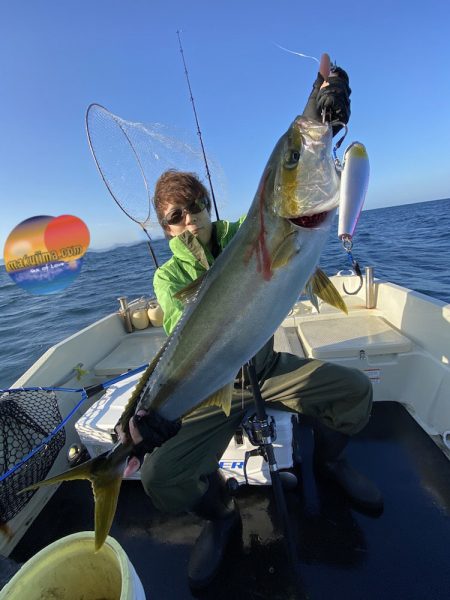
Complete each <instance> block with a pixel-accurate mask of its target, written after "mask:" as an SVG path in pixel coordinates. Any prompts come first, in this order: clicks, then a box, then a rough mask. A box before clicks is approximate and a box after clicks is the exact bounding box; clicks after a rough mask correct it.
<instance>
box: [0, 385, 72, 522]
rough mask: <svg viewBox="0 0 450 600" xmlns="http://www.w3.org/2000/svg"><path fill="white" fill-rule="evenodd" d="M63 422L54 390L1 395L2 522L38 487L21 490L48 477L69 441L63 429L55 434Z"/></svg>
mask: <svg viewBox="0 0 450 600" xmlns="http://www.w3.org/2000/svg"><path fill="white" fill-rule="evenodd" d="M60 423H61V414H60V412H59V408H58V401H57V397H56V395H55V392H54V391H48V390H42V389H36V390H30V389H27V390H17V389H16V390H10V391H6V392H3V393H2V394H1V396H0V478H1V481H0V524H1V523H7V522H8V521H10V520H11V519H12V518H14V517H15V516H16V515H17V514H18V513H19V512H20V511H21V510H22V508H23V507H24V506H25V505H26V504H27V502H29V500H30V498H32V496H33V495H34V494H35V492H36V490H30V491H27V492H24V493H23V494H18V492H20V490H22V489H23V488H25V487H27V486H29V485H32V484H34V483H37V482H39V481H41V480H42V479H45V478H46V476H47V474H48V472H49V471H50V469H51V468H52V466H53V464H54V462H55V460H56V457H57V456H58V454H59V452H60V451H61V449H62V448H63V447H64V444H65V442H66V434H65V431H64V428H61V429H60V430H59V431H58V432H57V433H56V434H54V432H55V429H56V428H57V427H58V425H60ZM51 434H52V435H51ZM27 457H28V458H27ZM24 459H25V460H24Z"/></svg>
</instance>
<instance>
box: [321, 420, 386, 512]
mask: <svg viewBox="0 0 450 600" xmlns="http://www.w3.org/2000/svg"><path fill="white" fill-rule="evenodd" d="M349 439H350V436H348V435H346V434H344V433H341V432H339V431H335V430H334V429H330V428H329V427H326V426H325V425H323V424H322V423H319V422H318V423H316V425H315V427H314V468H315V470H316V473H318V475H319V476H323V477H325V478H326V479H328V480H331V481H333V482H334V483H336V484H338V485H339V486H340V487H341V489H342V490H343V491H344V492H345V493H346V494H347V496H348V497H349V498H350V499H351V500H352V501H353V503H354V504H355V506H356V507H357V508H361V509H363V510H366V511H369V512H373V513H380V512H381V511H382V510H383V498H382V496H381V493H380V491H379V490H378V488H377V487H376V486H375V485H374V484H373V483H372V482H371V481H369V480H368V479H367V478H366V477H364V475H361V473H358V471H356V469H354V468H353V467H352V466H351V465H349V464H348V462H347V460H346V459H345V458H344V457H343V456H342V454H343V451H344V449H345V447H346V446H347V444H348V442H349Z"/></svg>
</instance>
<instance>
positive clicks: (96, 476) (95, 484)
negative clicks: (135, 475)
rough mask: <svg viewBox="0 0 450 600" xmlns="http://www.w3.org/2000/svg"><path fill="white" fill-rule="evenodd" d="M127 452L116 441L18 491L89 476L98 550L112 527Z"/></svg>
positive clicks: (126, 448)
mask: <svg viewBox="0 0 450 600" xmlns="http://www.w3.org/2000/svg"><path fill="white" fill-rule="evenodd" d="M129 453H130V449H129V447H127V446H125V445H123V444H118V445H117V446H115V447H114V448H113V449H112V450H110V451H108V452H104V453H103V454H101V455H100V456H96V457H95V458H92V459H91V460H88V461H86V462H84V463H82V464H81V465H78V466H76V467H74V468H73V469H69V470H68V471H64V473H60V474H59V475H55V476H54V477H50V478H49V479H44V480H43V481H39V482H38V483H34V484H33V485H30V486H28V487H26V488H24V489H23V490H20V492H19V493H22V492H27V491H29V490H36V489H38V488H40V487H44V486H47V485H53V484H55V483H61V482H63V481H73V480H75V479H88V480H89V481H90V482H91V485H92V491H93V494H94V500H95V551H96V552H97V551H98V550H100V548H101V547H102V546H103V544H104V542H105V540H106V537H107V535H108V533H109V530H110V529H111V524H112V521H113V519H114V514H115V512H116V507H117V501H118V498H119V491H120V485H121V483H122V477H123V469H124V467H125V463H126V459H127V457H128V455H129Z"/></svg>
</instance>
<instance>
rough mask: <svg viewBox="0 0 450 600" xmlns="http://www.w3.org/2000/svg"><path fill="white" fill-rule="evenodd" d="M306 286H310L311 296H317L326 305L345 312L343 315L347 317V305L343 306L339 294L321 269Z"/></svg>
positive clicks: (343, 303)
mask: <svg viewBox="0 0 450 600" xmlns="http://www.w3.org/2000/svg"><path fill="white" fill-rule="evenodd" d="M308 284H309V285H310V286H311V291H312V293H313V294H315V295H316V296H318V297H319V298H320V299H321V300H323V301H324V302H326V303H327V304H330V305H331V306H334V308H337V309H339V310H342V312H345V314H346V315H348V309H347V305H346V304H345V302H344V300H343V298H342V296H341V294H340V293H339V292H338V290H337V289H336V287H335V286H334V284H333V283H332V281H331V280H330V278H329V277H328V275H327V274H326V273H324V272H323V271H322V269H319V268H317V270H316V272H315V273H314V275H313V276H312V277H311V279H310V280H309V282H308Z"/></svg>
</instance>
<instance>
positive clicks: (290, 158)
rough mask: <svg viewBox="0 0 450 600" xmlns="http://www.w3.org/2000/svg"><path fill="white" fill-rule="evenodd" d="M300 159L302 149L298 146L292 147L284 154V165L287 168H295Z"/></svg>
mask: <svg viewBox="0 0 450 600" xmlns="http://www.w3.org/2000/svg"><path fill="white" fill-rule="evenodd" d="M299 160H300V151H299V150H297V148H290V149H289V150H288V151H287V152H286V154H285V155H284V166H285V168H286V169H295V167H296V166H297V165H298V161H299Z"/></svg>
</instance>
